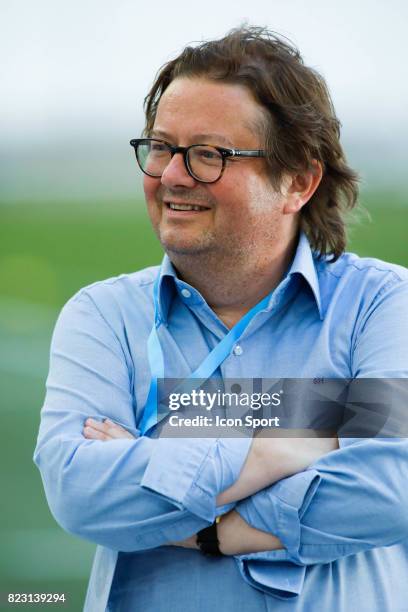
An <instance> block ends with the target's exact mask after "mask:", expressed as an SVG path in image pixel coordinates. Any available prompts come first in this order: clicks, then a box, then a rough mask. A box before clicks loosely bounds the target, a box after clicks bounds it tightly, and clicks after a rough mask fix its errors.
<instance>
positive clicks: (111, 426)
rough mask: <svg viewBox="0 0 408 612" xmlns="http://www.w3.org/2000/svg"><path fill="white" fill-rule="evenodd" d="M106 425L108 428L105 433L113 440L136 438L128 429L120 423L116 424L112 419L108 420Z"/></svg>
mask: <svg viewBox="0 0 408 612" xmlns="http://www.w3.org/2000/svg"><path fill="white" fill-rule="evenodd" d="M104 425H105V427H106V429H105V432H108V433H109V435H110V436H112V438H134V436H133V435H132V434H131V433H130V432H129V431H127V429H125V428H124V427H122V426H121V425H118V423H114V422H113V421H111V420H110V419H106V420H105V422H104Z"/></svg>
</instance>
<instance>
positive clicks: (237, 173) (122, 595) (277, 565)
mask: <svg viewBox="0 0 408 612" xmlns="http://www.w3.org/2000/svg"><path fill="white" fill-rule="evenodd" d="M132 146H134V148H135V151H136V156H137V160H138V163H139V166H140V168H141V170H142V171H143V172H144V173H145V174H144V190H145V196H146V202H147V207H148V212H149V215H150V218H151V221H152V225H153V227H154V230H155V232H156V233H157V236H158V238H159V240H160V242H161V244H162V245H163V247H164V249H165V251H166V256H165V258H164V260H163V263H162V266H161V267H160V269H159V268H158V267H154V268H148V269H146V270H142V271H141V272H137V273H135V274H130V275H122V276H119V277H117V278H114V279H109V280H107V281H104V282H99V283H95V284H94V285H91V286H90V287H86V288H85V289H83V290H81V291H80V292H79V293H78V294H77V295H76V296H74V297H73V298H72V299H71V300H70V301H69V302H68V304H67V305H66V306H65V307H64V309H63V311H62V313H61V315H60V318H59V320H58V322H57V325H56V329H55V332H54V336H53V342H52V347H51V363H50V373H49V377H48V381H47V396H46V400H45V404H44V407H43V410H42V421H41V427H40V433H39V438H38V443H37V448H36V450H35V455H34V459H35V462H36V464H37V465H38V467H39V468H40V470H41V473H42V477H43V481H44V486H45V490H46V494H47V498H48V502H49V505H50V508H51V511H52V512H53V514H54V516H55V517H56V519H57V521H58V522H59V523H60V524H61V525H62V526H63V527H64V528H65V529H66V530H68V531H70V532H72V533H75V534H77V535H79V536H81V537H84V538H87V539H89V540H91V541H93V542H96V543H97V544H98V545H99V546H98V548H97V552H96V557H95V561H94V567H93V570H92V576H91V580H90V584H89V587H88V593H87V600H86V604H85V609H86V610H90V611H94V610H105V609H108V610H112V611H113V610H115V611H117V610H139V609H140V610H152V611H154V612H161V611H164V610H166V611H168V610H174V611H179V610H183V611H196V610H200V611H207V610H208V611H209V610H232V609H234V608H235V607H236V606H240V607H241V609H243V610H246V611H247V610H260V609H267V610H273V611H274V612H276V611H279V610H291V611H300V610H302V611H312V610H313V612H314V611H327V610H331V611H333V612H346V611H347V612H348V611H349V610H350V609H351V607H352V606H354V605H358V606H359V609H360V610H363V611H367V612H368V611H370V612H372V611H373V610H393V611H394V610H400V611H402V610H406V609H407V607H406V601H407V600H408V597H407V596H408V591H407V588H406V585H405V583H406V581H405V580H404V576H405V575H406V573H407V571H408V547H407V537H408V512H407V511H406V510H407V505H408V488H407V487H406V484H405V476H406V460H407V458H408V444H407V441H406V440H404V439H398V438H389V439H387V440H385V439H381V438H380V439H353V438H344V439H342V438H339V440H337V438H336V437H333V438H320V439H319V438H317V439H313V438H309V439H307V438H305V439H303V438H298V439H296V440H294V439H291V438H277V437H275V438H268V437H265V436H262V435H260V436H255V437H254V438H253V439H252V438H251V437H246V436H243V437H235V438H228V437H225V438H218V439H214V438H211V437H209V438H194V437H191V438H166V437H163V436H162V437H160V438H158V439H157V438H155V437H152V435H151V434H152V433H153V432H154V431H155V429H156V420H157V418H158V415H157V413H156V412H155V401H156V398H157V388H156V379H157V378H160V376H161V374H164V376H165V377H166V378H178V379H184V378H189V377H193V378H194V375H197V373H201V374H202V373H203V372H205V373H206V375H205V376H204V378H206V377H210V376H212V375H218V376H221V377H222V378H223V379H224V380H228V379H237V378H252V377H253V378H258V379H259V378H265V379H266V378H273V379H276V378H315V377H321V378H352V379H354V378H364V377H371V378H402V377H405V376H406V374H407V363H408V360H407V358H408V342H407V341H406V340H407V338H408V322H407V318H406V307H407V296H408V282H407V279H408V274H407V271H406V270H405V269H403V268H400V267H398V266H393V265H391V264H386V263H383V262H380V261H378V260H373V259H360V258H358V257H357V256H355V255H352V254H345V253H344V248H345V230H344V220H343V214H344V211H345V210H346V209H347V208H352V207H353V206H354V204H355V202H356V199H357V179H356V175H355V173H354V172H353V171H352V170H351V169H350V168H349V167H348V166H347V163H346V161H345V158H344V154H343V151H342V148H341V145H340V143H339V122H338V120H337V119H336V117H335V114H334V111H333V107H332V104H331V101H330V97H329V94H328V92H327V89H326V86H325V83H324V81H323V79H322V78H321V77H320V76H319V75H318V74H317V73H316V72H315V71H313V70H312V69H310V68H308V67H306V66H304V64H303V62H302V60H301V57H300V56H299V54H298V52H297V51H296V50H295V49H293V48H292V47H291V46H290V45H289V44H288V43H287V42H285V41H283V40H282V39H280V38H279V37H276V36H275V35H273V34H271V33H269V32H268V31H266V30H263V29H259V28H240V29H237V30H234V31H232V32H231V33H230V34H228V35H227V36H226V37H224V38H223V39H221V40H218V41H211V42H208V43H203V44H201V45H199V46H198V47H196V48H190V47H187V48H186V49H185V50H184V51H183V52H182V53H181V54H180V56H179V57H177V58H176V59H175V60H173V61H172V62H169V63H168V64H166V65H165V66H164V67H163V68H162V70H161V72H160V73H159V75H158V76H157V78H156V81H155V83H154V85H153V87H152V90H151V91H150V93H149V95H148V96H147V99H146V129H145V134H144V138H142V139H136V140H133V141H132ZM237 330H238V331H237ZM220 347H221V348H222V349H223V351H224V353H222V351H221V348H220ZM220 355H221V357H220ZM210 362H211V363H210ZM106 419H108V420H106ZM191 435H192V436H193V435H194V434H191ZM218 516H221V520H220V521H219V522H218V523H216V522H215V519H216V517H218ZM208 527H210V529H209V530H207V528H208ZM197 534H198V535H197ZM217 540H218V544H217ZM218 549H219V550H218ZM205 552H207V553H208V552H210V553H213V554H203V553H205ZM214 553H215V554H214ZM218 553H220V554H218Z"/></svg>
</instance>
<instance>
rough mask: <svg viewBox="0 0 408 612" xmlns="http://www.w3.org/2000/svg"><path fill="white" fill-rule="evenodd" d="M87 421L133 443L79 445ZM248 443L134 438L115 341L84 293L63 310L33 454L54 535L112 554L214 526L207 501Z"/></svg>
mask: <svg viewBox="0 0 408 612" xmlns="http://www.w3.org/2000/svg"><path fill="white" fill-rule="evenodd" d="M88 417H93V418H95V419H97V420H99V419H104V418H110V419H111V420H113V421H115V422H117V423H119V424H120V425H122V426H123V427H125V428H126V429H128V430H129V431H130V432H131V433H133V434H134V435H135V436H136V437H135V439H134V440H132V439H117V440H112V441H109V442H102V441H99V440H87V439H85V438H84V437H83V435H82V430H83V427H84V422H85V420H86V419H87V418H88ZM249 444H250V440H215V439H172V440H170V439H167V440H165V439H150V438H148V437H145V436H144V437H138V431H137V428H136V422H135V405H134V395H133V393H132V383H131V375H130V367H129V364H128V363H127V356H126V355H125V352H124V349H123V346H122V344H121V341H120V340H119V338H118V336H117V334H116V333H115V331H114V329H113V327H111V325H110V324H109V322H108V321H107V320H106V319H105V317H104V316H103V315H102V313H101V311H100V309H99V308H98V307H97V305H96V304H95V302H94V300H93V299H92V296H91V295H88V293H86V291H85V290H83V291H82V292H80V293H79V294H77V295H76V296H74V298H72V299H71V300H70V301H69V302H68V303H67V304H66V305H65V307H64V308H63V310H62V312H61V314H60V316H59V318H58V321H57V324H56V327H55V330H54V334H53V339H52V343H51V356H50V370H49V375H48V379H47V392H46V397H45V401H44V405H43V408H42V411H41V423H40V429H39V434H38V440H37V445H36V448H35V452H34V462H35V463H36V465H37V466H38V468H39V469H40V472H41V476H42V480H43V484H44V488H45V493H46V497H47V500H48V504H49V507H50V509H51V512H52V514H53V515H54V517H55V519H56V520H57V522H58V523H59V524H60V525H61V526H62V527H63V528H64V529H66V530H67V531H69V532H71V533H74V534H76V535H78V536H80V537H83V538H85V539H88V540H91V541H93V542H96V543H97V544H101V545H103V546H107V547H109V548H112V549H114V550H121V551H136V550H142V549H146V548H154V547H157V546H160V545H163V544H166V543H167V542H169V541H177V540H181V539H184V538H186V537H188V536H190V535H192V534H193V533H196V532H197V531H198V530H200V529H202V528H203V527H205V526H207V525H208V523H209V522H212V521H213V520H214V517H215V511H216V508H215V498H216V496H217V495H218V494H219V493H220V492H221V491H223V490H224V489H226V488H228V487H229V486H230V485H231V484H232V483H233V482H234V481H235V480H236V479H237V478H238V475H239V472H240V470H241V468H242V465H243V463H244V461H245V459H246V455H247V452H248V449H249Z"/></svg>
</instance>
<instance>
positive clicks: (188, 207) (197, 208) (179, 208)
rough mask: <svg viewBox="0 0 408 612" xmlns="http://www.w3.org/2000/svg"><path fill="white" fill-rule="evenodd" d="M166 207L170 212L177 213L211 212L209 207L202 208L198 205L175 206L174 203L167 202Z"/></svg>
mask: <svg viewBox="0 0 408 612" xmlns="http://www.w3.org/2000/svg"><path fill="white" fill-rule="evenodd" d="M165 205H166V207H167V208H169V209H170V210H176V211H184V212H190V211H195V212H203V211H205V210H210V208H209V207H208V206H200V205H198V204H175V203H174V202H165Z"/></svg>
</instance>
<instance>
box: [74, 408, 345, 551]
mask: <svg viewBox="0 0 408 612" xmlns="http://www.w3.org/2000/svg"><path fill="white" fill-rule="evenodd" d="M83 435H84V437H85V438H87V439H89V440H101V441H103V442H109V441H112V440H115V439H120V438H125V439H126V438H129V439H134V438H135V436H134V435H133V434H131V433H130V432H129V431H127V430H126V429H125V428H124V427H121V426H120V425H118V424H117V423H114V422H113V421H111V420H110V419H106V420H105V421H102V422H101V421H96V420H95V419H92V418H88V419H87V420H86V422H85V426H84V429H83ZM336 448H338V442H337V438H320V439H303V438H295V439H294V438H292V439H285V438H279V439H276V438H275V439H273V440H272V439H268V438H260V437H258V438H255V439H254V440H253V443H252V446H251V448H250V451H249V454H248V457H247V460H246V462H245V464H244V466H243V468H242V470H241V473H240V475H239V478H238V480H237V481H236V482H235V483H233V484H232V485H231V486H230V487H229V488H228V489H226V490H225V491H223V492H222V493H220V494H219V495H218V497H217V500H216V503H217V506H222V505H224V504H228V503H231V502H236V501H239V500H240V499H243V498H245V497H248V496H249V495H251V494H252V493H255V492H257V491H258V490H261V489H263V488H264V487H266V486H268V485H271V484H273V482H275V481H276V480H279V479H281V478H283V477H284V476H289V475H291V474H293V473H296V472H299V471H301V470H302V469H304V468H306V467H307V466H308V465H310V464H311V463H312V462H313V461H314V460H316V459H317V458H318V457H319V456H323V455H324V454H326V453H328V452H330V451H332V450H335V449H336ZM217 533H218V539H219V546H220V550H221V552H222V553H223V554H225V555H241V554H248V553H256V552H262V551H267V550H279V549H281V548H283V545H282V542H281V541H280V540H279V538H277V537H276V536H274V535H273V534H271V533H268V532H265V531H262V530H260V529H255V528H254V527H251V526H250V525H248V523H247V522H246V521H245V520H244V519H243V518H242V517H241V516H240V514H239V513H238V512H236V511H235V510H231V511H229V512H227V513H226V514H225V515H224V516H223V518H222V520H221V521H220V522H219V523H218V527H217ZM169 544H171V545H174V546H181V547H183V548H194V549H197V550H198V549H199V547H198V545H197V542H196V534H194V535H192V536H190V537H188V538H185V539H183V540H179V541H176V542H169Z"/></svg>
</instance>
